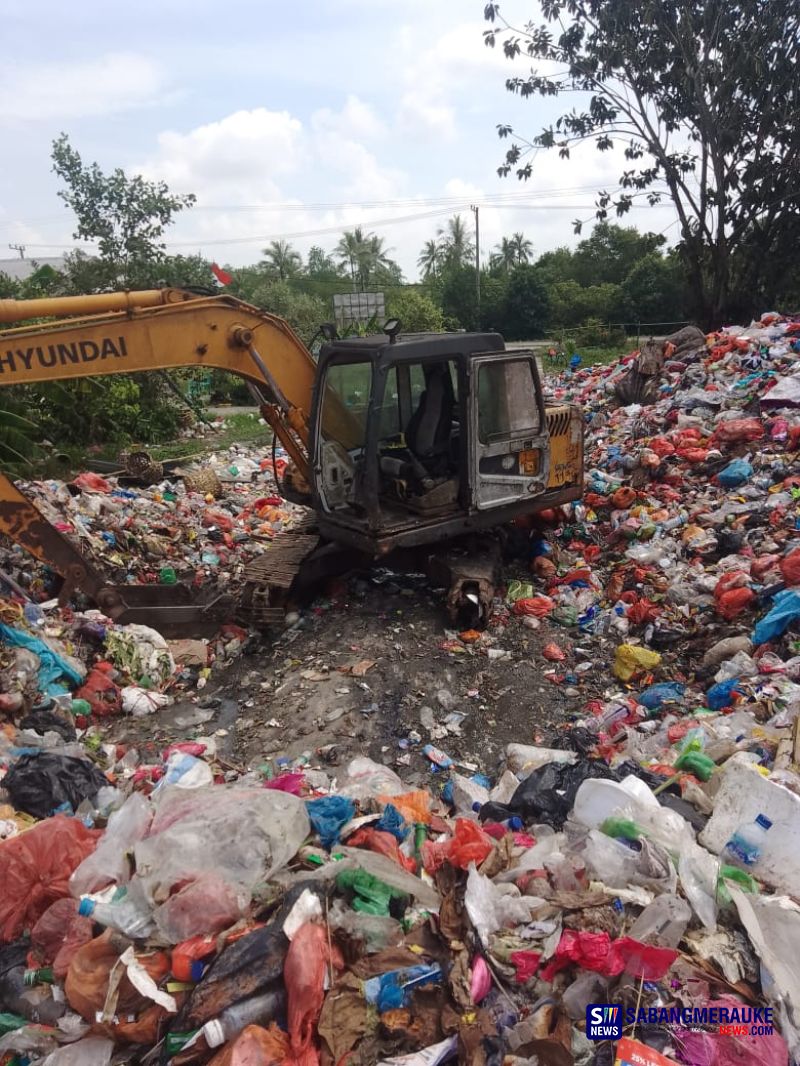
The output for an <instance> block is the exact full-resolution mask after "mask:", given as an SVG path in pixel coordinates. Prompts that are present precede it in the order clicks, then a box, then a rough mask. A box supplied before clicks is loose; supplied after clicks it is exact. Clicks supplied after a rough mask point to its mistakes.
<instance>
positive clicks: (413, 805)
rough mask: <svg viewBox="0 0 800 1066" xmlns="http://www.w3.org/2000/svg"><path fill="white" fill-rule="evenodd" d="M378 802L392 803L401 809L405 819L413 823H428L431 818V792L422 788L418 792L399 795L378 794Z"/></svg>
mask: <svg viewBox="0 0 800 1066" xmlns="http://www.w3.org/2000/svg"><path fill="white" fill-rule="evenodd" d="M378 802H379V803H382V804H383V805H384V807H385V806H386V804H387V803H391V804H392V806H393V807H394V808H395V810H398V811H400V813H401V814H402V816H403V817H404V818H405V820H406V821H407V822H409V823H411V824H412V825H413V824H414V823H420V824H421V825H428V823H429V822H430V820H431V797H430V793H429V792H425V791H424V790H422V789H420V791H418V792H403V793H402V794H401V795H399V796H378Z"/></svg>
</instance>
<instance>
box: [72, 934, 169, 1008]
mask: <svg viewBox="0 0 800 1066" xmlns="http://www.w3.org/2000/svg"><path fill="white" fill-rule="evenodd" d="M129 945H130V940H128V939H127V937H124V936H121V935H120V934H119V933H115V932H114V931H113V930H111V929H106V931H105V932H104V933H102V934H101V935H100V936H98V937H95V938H94V940H90V941H89V943H88V944H84V945H83V947H81V948H79V949H78V951H77V952H76V953H75V958H74V959H73V960H72V962H71V963H70V967H69V970H68V972H67V979H66V981H65V982H64V993H65V995H66V997H67V1002H68V1003H69V1005H70V1007H72V1009H73V1010H75V1011H77V1012H78V1014H80V1016H81V1017H82V1018H85V1019H86V1021H87V1022H94V1020H95V1015H96V1014H97V1012H98V1011H101V1010H102V1009H103V1005H104V1004H105V1001H106V996H107V994H108V979H109V977H110V975H111V971H112V970H113V968H114V967H115V966H116V964H117V962H118V960H119V957H120V955H121V954H122V953H123V951H125V949H126V948H127V947H129ZM136 958H137V961H138V962H140V963H141V964H142V966H144V968H145V970H147V972H148V973H149V974H150V976H151V977H152V978H153V980H154V981H155V982H156V983H158V982H159V981H161V980H163V978H164V977H166V975H167V974H168V973H169V959H168V956H167V955H166V954H165V953H164V952H163V951H159V952H153V953H152V954H149V955H137V956H136ZM148 1006H150V1000H148V999H145V997H144V996H142V995H141V993H139V992H137V991H136V989H135V988H134V987H133V985H132V984H131V983H130V981H129V980H128V977H127V975H125V976H123V978H122V980H121V981H120V983H119V995H118V998H117V1009H116V1013H117V1014H118V1015H120V1016H122V1015H126V1014H137V1013H138V1012H139V1011H140V1010H143V1009H144V1008H145V1007H148Z"/></svg>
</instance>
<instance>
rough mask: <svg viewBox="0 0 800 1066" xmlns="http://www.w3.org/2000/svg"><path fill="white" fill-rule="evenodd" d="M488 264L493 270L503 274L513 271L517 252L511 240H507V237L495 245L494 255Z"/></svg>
mask: <svg viewBox="0 0 800 1066" xmlns="http://www.w3.org/2000/svg"><path fill="white" fill-rule="evenodd" d="M489 263H490V265H491V266H492V267H493V268H494V269H495V270H499V271H502V272H503V273H504V274H508V272H509V271H510V270H513V269H514V267H515V266H516V264H517V251H516V248H515V247H514V241H513V238H512V239H511V240H509V239H508V237H503V238H502V239H501V241H500V243H499V244H496V245H495V250H494V254H493V255H492V257H491V259H490V260H489Z"/></svg>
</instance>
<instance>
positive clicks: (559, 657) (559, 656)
mask: <svg viewBox="0 0 800 1066" xmlns="http://www.w3.org/2000/svg"><path fill="white" fill-rule="evenodd" d="M542 655H543V657H544V658H545V659H548V660H549V661H550V662H551V663H563V662H564V660H565V659H566V657H567V653H566V652H565V651H564V649H563V648H559V646H558V645H557V644H556V643H555V641H551V642H550V643H549V644H545V646H544V647H543V648H542Z"/></svg>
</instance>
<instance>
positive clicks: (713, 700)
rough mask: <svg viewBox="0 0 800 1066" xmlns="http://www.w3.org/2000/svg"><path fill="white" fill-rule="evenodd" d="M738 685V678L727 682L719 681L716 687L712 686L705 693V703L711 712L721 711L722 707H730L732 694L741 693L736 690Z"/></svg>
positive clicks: (739, 690) (738, 689)
mask: <svg viewBox="0 0 800 1066" xmlns="http://www.w3.org/2000/svg"><path fill="white" fill-rule="evenodd" d="M738 684H739V678H738V677H732V678H730V679H729V680H728V681H720V682H719V683H718V684H716V685H712V686H711V688H710V689H709V690H708V692H707V693H706V703H707V704H708V706H709V707H710V708H711V710H712V711H721V710H722V709H723V707H730V705H731V704H732V703H733V694H734V692H739V693H741V691H742V690H741V689H740V688H737V686H738Z"/></svg>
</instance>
